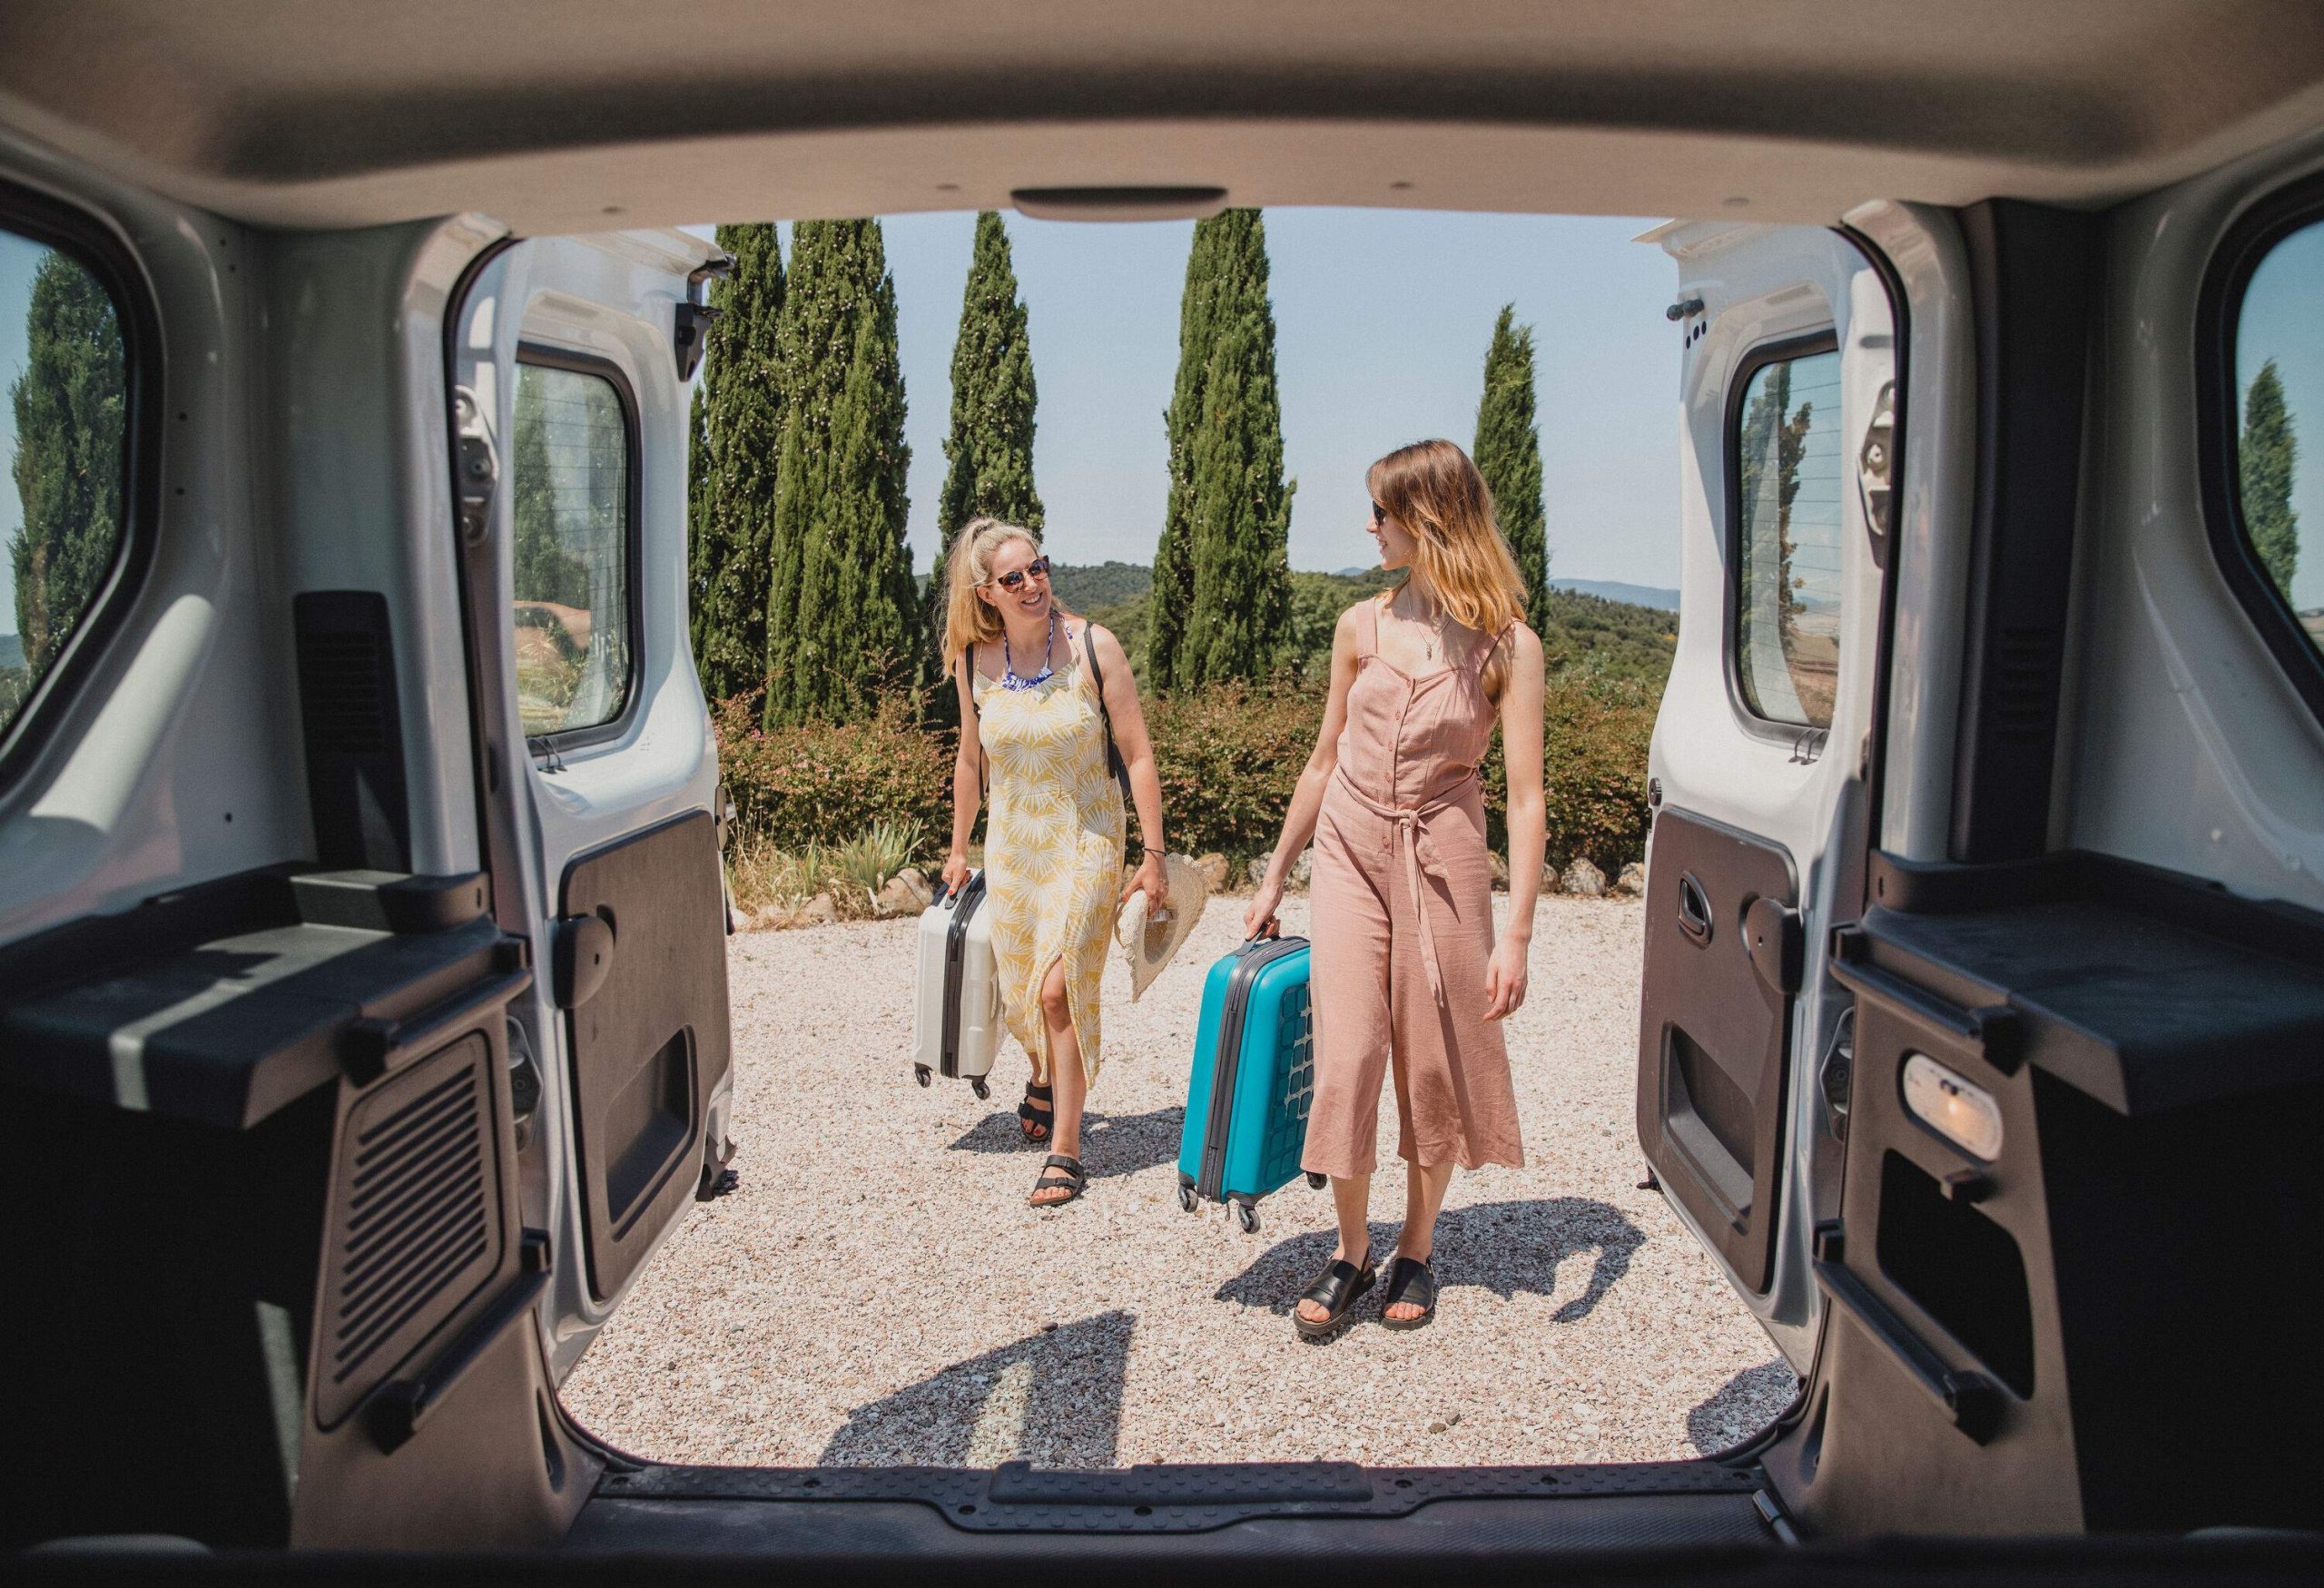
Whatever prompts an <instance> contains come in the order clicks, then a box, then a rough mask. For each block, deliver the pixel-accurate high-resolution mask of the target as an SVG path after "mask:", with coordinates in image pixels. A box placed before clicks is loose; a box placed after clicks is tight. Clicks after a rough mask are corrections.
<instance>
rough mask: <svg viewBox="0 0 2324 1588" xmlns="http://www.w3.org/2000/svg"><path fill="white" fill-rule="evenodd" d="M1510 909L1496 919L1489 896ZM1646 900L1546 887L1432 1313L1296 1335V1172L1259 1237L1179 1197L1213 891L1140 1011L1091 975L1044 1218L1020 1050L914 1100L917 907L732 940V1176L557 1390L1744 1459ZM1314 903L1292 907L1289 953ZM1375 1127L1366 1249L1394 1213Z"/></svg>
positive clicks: (908, 1444)
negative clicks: (903, 913)
mask: <svg viewBox="0 0 2324 1588" xmlns="http://www.w3.org/2000/svg"><path fill="white" fill-rule="evenodd" d="M1496 905H1497V908H1500V909H1502V910H1505V909H1506V900H1505V898H1504V899H1502V900H1497V901H1496ZM1640 920H1641V912H1640V909H1639V908H1638V907H1637V906H1636V905H1620V904H1616V905H1609V904H1606V903H1602V902H1597V901H1588V900H1567V899H1561V898H1560V899H1545V900H1543V901H1542V902H1541V906H1540V909H1539V912H1538V914H1537V916H1536V927H1535V932H1534V938H1533V951H1534V952H1533V959H1532V983H1531V996H1530V998H1529V999H1528V1001H1527V1002H1526V1005H1525V1007H1524V1008H1523V1009H1521V1010H1520V1011H1518V1013H1517V1014H1516V1015H1515V1016H1513V1017H1512V1019H1511V1020H1510V1021H1509V1023H1508V1027H1507V1031H1508V1041H1509V1044H1510V1050H1511V1056H1512V1060H1513V1061H1514V1065H1515V1075H1516V1083H1517V1090H1518V1099H1519V1105H1520V1109H1521V1113H1522V1117H1523V1119H1524V1125H1525V1144H1526V1153H1527V1157H1528V1159H1529V1161H1528V1163H1527V1165H1526V1167H1525V1168H1523V1169H1485V1170H1482V1171H1480V1172H1477V1173H1474V1174H1470V1173H1462V1174H1460V1175H1456V1176H1455V1177H1454V1179H1453V1182H1452V1193H1451V1196H1450V1197H1449V1198H1448V1199H1447V1204H1446V1211H1445V1214H1444V1216H1443V1219H1442V1221H1441V1223H1440V1225H1439V1234H1438V1265H1437V1267H1438V1273H1439V1276H1440V1278H1441V1282H1442V1284H1443V1297H1442V1300H1441V1303H1440V1312H1439V1316H1438V1317H1437V1320H1436V1322H1435V1323H1434V1324H1433V1325H1432V1326H1431V1327H1428V1328H1425V1329H1421V1330H1417V1331H1414V1332H1413V1333H1409V1334H1403V1333H1392V1332H1391V1331H1389V1330H1387V1329H1384V1328H1382V1327H1380V1323H1379V1317H1380V1309H1379V1303H1378V1301H1377V1299H1376V1297H1377V1292H1376V1291H1375V1292H1374V1297H1372V1298H1367V1300H1366V1301H1365V1302H1364V1303H1363V1304H1362V1305H1361V1306H1360V1307H1359V1308H1358V1314H1357V1321H1356V1322H1355V1323H1354V1325H1353V1326H1352V1327H1349V1328H1347V1329H1346V1330H1344V1332H1343V1333H1342V1334H1340V1335H1339V1336H1338V1337H1336V1338H1335V1339H1333V1340H1330V1341H1327V1342H1325V1343H1324V1344H1321V1345H1312V1346H1311V1345H1307V1344H1305V1343H1303V1342H1302V1341H1300V1340H1299V1339H1297V1338H1296V1337H1295V1335H1294V1333H1293V1331H1292V1327H1291V1321H1290V1316H1289V1314H1290V1309H1291V1306H1292V1300H1293V1297H1295V1295H1296V1293H1297V1292H1298V1290H1299V1289H1300V1288H1301V1287H1303V1286H1305V1284H1306V1283H1307V1282H1308V1281H1309V1280H1310V1279H1311V1278H1312V1277H1314V1276H1315V1272H1316V1270H1318V1269H1319V1268H1320V1267H1322V1265H1323V1262H1324V1258H1326V1257H1327V1256H1328V1254H1329V1250H1330V1244H1331V1239H1332V1237H1331V1235H1330V1233H1329V1231H1330V1229H1331V1227H1332V1215H1331V1203H1330V1198H1329V1194H1328V1193H1327V1192H1324V1191H1313V1190H1310V1189H1308V1188H1307V1186H1306V1184H1305V1181H1303V1180H1294V1181H1293V1182H1292V1183H1291V1184H1290V1185H1288V1186H1286V1187H1285V1188H1284V1189H1282V1190H1280V1191H1277V1192H1276V1193H1275V1195H1273V1196H1271V1197H1269V1198H1266V1199H1265V1201H1264V1202H1262V1203H1261V1204H1260V1212H1261V1216H1262V1218H1263V1224H1262V1226H1261V1228H1260V1229H1259V1230H1258V1232H1257V1233H1256V1234H1255V1235H1246V1234H1244V1233H1243V1232H1242V1231H1241V1230H1239V1229H1237V1228H1236V1227H1235V1225H1234V1224H1233V1223H1232V1222H1231V1221H1230V1220H1229V1218H1228V1217H1227V1215H1226V1211H1225V1210H1224V1209H1222V1208H1212V1207H1206V1208H1203V1209H1202V1210H1201V1212H1200V1213H1198V1214H1187V1213H1182V1212H1180V1211H1179V1209H1178V1206H1177V1151H1178V1139H1179V1129H1180V1125H1181V1122H1182V1119H1183V1103H1184V1100H1185V1092H1186V1081H1187V1056H1188V1053H1189V1051H1190V1050H1191V1044H1192V1041H1193V1037H1194V1026H1195V1020H1196V1008H1197V1003H1198V1001H1199V996H1200V986H1201V980H1202V976H1203V972H1204V971H1205V970H1206V968H1207V967H1208V965H1209V964H1210V962H1212V961H1213V960H1214V959H1216V957H1217V956H1218V955H1220V954H1222V953H1224V952H1227V951H1228V950H1229V949H1230V948H1232V947H1233V946H1234V943H1235V942H1236V939H1237V937H1238V936H1239V932H1240V924H1241V912H1240V911H1239V910H1236V909H1234V908H1231V907H1226V908H1222V907H1221V905H1220V903H1219V902H1213V904H1212V906H1211V908H1210V909H1209V910H1208V911H1206V912H1205V914H1204V917H1203V920H1202V922H1201V924H1200V925H1199V926H1198V927H1197V928H1196V932H1195V933H1194V935H1193V936H1192V938H1191V939H1190V940H1189V941H1188V942H1187V945H1186V947H1185V948H1184V949H1183V950H1182V951H1181V952H1180V954H1179V956H1178V958H1177V960H1176V961H1175V962H1173V963H1172V964H1171V965H1170V967H1169V968H1168V969H1167V970H1166V971H1165V972H1163V973H1162V975H1161V976H1160V977H1159V978H1157V981H1155V983H1154V985H1153V986H1152V987H1151V988H1149V989H1148V990H1147V994H1146V996H1145V998H1144V999H1143V1000H1141V1001H1139V1002H1137V1004H1135V1005H1133V1004H1131V1003H1130V1002H1129V1001H1128V986H1127V983H1126V981H1125V979H1124V975H1123V972H1122V969H1121V966H1120V965H1119V963H1118V962H1113V961H1110V960H1109V963H1108V967H1107V971H1106V991H1105V997H1106V1004H1105V1023H1104V1052H1105V1069H1104V1071H1103V1073H1102V1074H1101V1075H1100V1076H1099V1078H1098V1085H1097V1088H1096V1090H1095V1091H1094V1092H1093V1094H1092V1098H1091V1101H1092V1105H1093V1106H1092V1110H1091V1113H1090V1117H1089V1123H1088V1133H1087V1135H1086V1137H1085V1139H1084V1143H1083V1154H1082V1156H1083V1159H1084V1161H1085V1163H1086V1164H1087V1165H1088V1170H1089V1174H1090V1177H1091V1178H1090V1186H1089V1191H1088V1196H1086V1197H1085V1198H1083V1199H1082V1200H1081V1201H1079V1202H1077V1203H1074V1204H1072V1205H1071V1206H1069V1207H1067V1208H1061V1209H1059V1210H1056V1211H1052V1212H1037V1211H1035V1210H1034V1209H1032V1208H1028V1207H1027V1206H1025V1201H1024V1198H1025V1195H1026V1193H1027V1192H1028V1191H1029V1190H1030V1189H1031V1188H1032V1184H1033V1177H1034V1174H1035V1171H1036V1170H1037V1169H1039V1165H1040V1160H1041V1156H1042V1153H1043V1151H1045V1150H1046V1149H1034V1148H1029V1147H1026V1146H1023V1145H1021V1144H1020V1143H1019V1139H1018V1135H1017V1122H1016V1119H1015V1118H1014V1115H1013V1113H1012V1111H1011V1110H1013V1109H1014V1108H1015V1106H1016V1102H1017V1095H1018V1092H1019V1088H1021V1086H1022V1085H1023V1082H1024V1080H1025V1078H1026V1067H1025V1061H1024V1060H1023V1058H1022V1056H1021V1055H1019V1054H1018V1053H1016V1052H1015V1050H1013V1049H1012V1050H1010V1051H1009V1054H1008V1055H1006V1056H1005V1057H1004V1058H1003V1060H1002V1061H1001V1063H1000V1067H999V1068H998V1069H997V1070H995V1072H994V1075H993V1078H992V1079H993V1096H992V1098H991V1100H990V1101H988V1102H979V1101H978V1100H976V1098H975V1096H974V1094H973V1093H971V1092H970V1090H969V1089H968V1088H967V1086H965V1085H963V1084H960V1083H957V1082H955V1083H946V1082H943V1081H939V1082H937V1084H936V1086H935V1087H934V1088H933V1089H931V1090H926V1091H923V1090H921V1089H920V1088H918V1087H917V1086H915V1085H913V1084H912V1080H911V1057H910V1044H911V953H912V939H911V933H912V923H911V922H910V921H895V922H865V923H861V924H853V925H842V926H837V927H833V928H832V929H830V930H827V931H822V932H766V933H754V934H752V935H749V936H744V937H737V938H734V939H732V940H730V943H729V964H730V968H731V972H732V984H733V1010H734V1064H735V1076H736V1080H735V1086H736V1097H735V1119H734V1133H735V1136H736V1138H737V1139H738V1140H739V1142H740V1144H741V1152H740V1155H739V1156H738V1157H737V1158H736V1159H735V1167H736V1168H737V1169H740V1170H741V1172H742V1184H741V1186H740V1188H739V1189H737V1190H735V1191H734V1192H733V1193H731V1194H730V1195H727V1196H724V1197H721V1198H718V1199H717V1200H715V1201H714V1202H708V1203H704V1204H700V1205H697V1206H695V1207H694V1208H693V1209H692V1210H691V1212H690V1213H689V1214H688V1215H687V1217H686V1218H685V1219H684V1221H683V1223H682V1224H681V1226H680V1228H678V1229H677V1230H676V1232H675V1234H674V1235H673V1237H672V1238H671V1239H670V1241H669V1242H668V1243H667V1244H666V1245H665V1247H664V1248H663V1249H662V1251H661V1253H660V1254H659V1255H658V1256H657V1257H656V1258H655V1259H654V1261H653V1263H652V1264H651V1266H650V1267H648V1269H647V1271H646V1273H645V1276H644V1277H643V1278H642V1279H641V1280H640V1281H639V1283H638V1285H637V1287H636V1288H635V1290H634V1291H633V1292H632V1293H631V1295H630V1296H629V1297H628V1299H627V1300H626V1301H625V1304H624V1305H623V1307H622V1308H621V1310H620V1312H619V1313H617V1314H616V1315H615V1317H614V1319H613V1321H612V1322H611V1323H610V1324H609V1325H608V1326H607V1327H606V1330H605V1332H604V1334H603V1335H602V1336H600V1338H599V1339H598V1340H597V1342H596V1345H595V1346H593V1347H592V1348H591V1349H590V1351H589V1353H588V1354H587V1356H585V1357H584V1358H583V1359H582V1361H581V1363H580V1365H579V1366H578V1367H577V1368H576V1370H575V1372H574V1374H573V1376H572V1377H571V1379H570V1380H569V1381H568V1382H567V1383H566V1386H565V1391H564V1394H565V1399H566V1405H567V1406H570V1407H571V1408H572V1409H573V1411H574V1413H575V1414H576V1415H577V1416H579V1417H580V1418H581V1420H582V1421H583V1422H585V1423H586V1424H587V1425H589V1426H590V1427H591V1428H593V1429H595V1430H596V1432H597V1433H598V1434H599V1435H602V1436H604V1437H605V1438H606V1439H607V1440H609V1441H610V1442H611V1443H612V1444H614V1445H617V1446H620V1447H622V1448H624V1449H627V1450H630V1451H634V1452H636V1453H637V1454H639V1455H649V1456H653V1457H656V1458H659V1459H663V1460H671V1461H695V1462H721V1463H764V1464H773V1465H812V1464H818V1463H822V1464H845V1465H862V1464H872V1465H889V1464H898V1463H933V1464H939V1465H962V1464H965V1465H989V1464H990V1463H994V1462H998V1461H1003V1460H1008V1459H1012V1458H1015V1457H1019V1456H1022V1457H1024V1458H1027V1459H1029V1460H1032V1461H1034V1462H1037V1463H1039V1464H1043V1465H1061V1466H1111V1465H1128V1464H1129V1463H1133V1462H1150V1461H1261V1460H1297V1459H1305V1458H1310V1457H1319V1458H1337V1459H1350V1460H1359V1461H1364V1462H1370V1463H1374V1464H1431V1465H1433V1464H1462V1463H1535V1462H1573V1461H1640V1460H1656V1459H1665V1458H1672V1457H1683V1456H1688V1455H1695V1454H1698V1453H1699V1452H1704V1451H1709V1450H1714V1449H1718V1448H1723V1447H1724V1446H1726V1445H1731V1444H1733V1443H1735V1442H1736V1441H1737V1440H1738V1439H1739V1438H1741V1437H1742V1436H1743V1435H1746V1434H1748V1433H1749V1432H1751V1431H1752V1430H1754V1429H1756V1428H1758V1426H1760V1425H1762V1424H1764V1423H1765V1422H1766V1421H1767V1419H1768V1417H1769V1416H1771V1415H1773V1414H1774V1413H1775V1412H1776V1411H1777V1410H1779V1409H1780V1408H1781V1407H1782V1406H1784V1404H1785V1403H1786V1402H1787V1400H1788V1399H1789V1397H1790V1395H1791V1390H1792V1378H1791V1375H1790V1373H1789V1371H1788V1370H1787V1368H1786V1367H1785V1366H1783V1364H1782V1363H1781V1361H1780V1360H1779V1359H1777V1356H1776V1353H1775V1351H1774V1350H1773V1348H1772V1347H1770V1346H1769V1345H1768V1341H1767V1337H1766V1336H1764V1335H1763V1334H1762V1333H1761V1332H1760V1330H1759V1328H1758V1326H1757V1325H1756V1324H1755V1323H1753V1322H1752V1320H1751V1318H1750V1317H1749V1316H1748V1314H1747V1313H1746V1312H1745V1311H1744V1309H1743V1307H1742V1306H1741V1305H1740V1303H1738V1301H1737V1300H1736V1299H1735V1297H1733V1295H1732V1294H1731V1293H1730V1292H1729V1291H1728V1287H1727V1285H1726V1283H1725V1281H1724V1280H1722V1279H1721V1278H1720V1277H1719V1276H1718V1273H1717V1271H1716V1270H1715V1269H1714V1268H1713V1267H1711V1265H1710V1263H1709V1260H1708V1259H1707V1258H1705V1257H1704V1256H1703V1255H1702V1253H1701V1252H1700V1250H1699V1248H1697V1247H1696V1245H1695V1243H1694V1241H1693V1240H1692V1238H1689V1236H1688V1235H1687V1234H1686V1233H1685V1232H1684V1230H1682V1229H1681V1228H1679V1224H1678V1222H1677V1220H1676V1219H1675V1218H1672V1216H1671V1215H1670V1213H1669V1210H1668V1209H1667V1208H1665V1207H1664V1205H1663V1203H1662V1201H1661V1198H1659V1196H1657V1195H1655V1194H1653V1193H1650V1192H1641V1191H1639V1190H1636V1189H1633V1184H1634V1182H1635V1181H1637V1180H1638V1179H1640V1159H1639V1153H1638V1147H1637V1144H1636V1141H1635V1139H1634V1138H1633V1128H1632V1123H1631V1086H1632V1073H1633V1070H1634V1067H1635V1057H1634V1055H1635V1048H1636V1042H1637V1030H1638V986H1637V976H1638V965H1639V954H1640ZM1306 923H1307V914H1306V905H1305V902H1303V901H1297V900H1295V901H1291V902H1287V903H1286V904H1285V908H1284V926H1285V931H1287V932H1303V931H1305V928H1306ZM1394 1133H1395V1125H1394V1109H1393V1101H1392V1100H1384V1102H1383V1106H1382V1110H1381V1140H1380V1152H1381V1160H1382V1163H1383V1165H1384V1169H1385V1170H1386V1172H1384V1173H1383V1174H1382V1175H1381V1177H1380V1178H1379V1179H1378V1180H1377V1181H1376V1182H1375V1184H1374V1196H1373V1209H1374V1225H1373V1238H1374V1240H1375V1241H1376V1242H1377V1243H1378V1244H1379V1246H1380V1248H1382V1249H1383V1250H1386V1249H1387V1248H1388V1247H1389V1245H1390V1243H1391V1242H1393V1239H1394V1235H1395V1225H1396V1220H1397V1218H1398V1216H1399V1215H1400V1213H1401V1211H1402V1208H1403V1175H1402V1174H1401V1173H1400V1172H1398V1169H1397V1166H1396V1164H1395V1162H1394V1159H1393V1151H1394V1140H1395V1134H1394Z"/></svg>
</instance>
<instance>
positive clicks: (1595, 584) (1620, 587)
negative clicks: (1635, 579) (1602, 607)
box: [1550, 579, 1679, 612]
mask: <svg viewBox="0 0 2324 1588" xmlns="http://www.w3.org/2000/svg"><path fill="white" fill-rule="evenodd" d="M1550 588H1551V589H1552V590H1578V591H1580V592H1581V594H1583V595H1585V596H1602V597H1605V598H1606V599H1607V600H1609V601H1627V602H1629V603H1630V605H1631V606H1633V607H1660V608H1661V609H1662V610H1663V611H1665V612H1676V611H1678V610H1679V592H1678V591H1676V590H1665V589H1662V588H1659V587H1657V586H1654V585H1625V584H1623V583H1622V582H1621V581H1620V580H1619V579H1551V581H1550Z"/></svg>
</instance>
